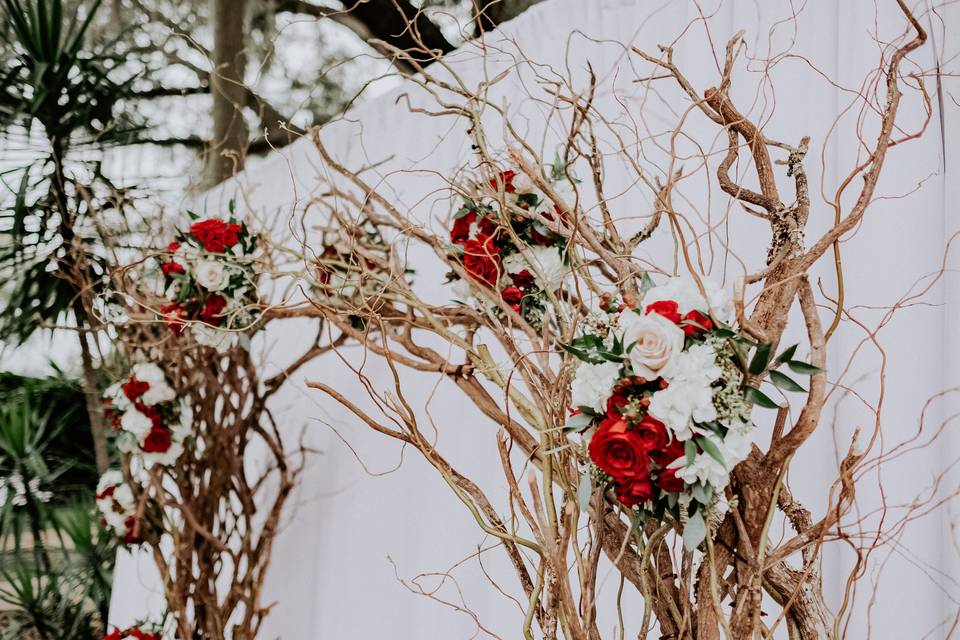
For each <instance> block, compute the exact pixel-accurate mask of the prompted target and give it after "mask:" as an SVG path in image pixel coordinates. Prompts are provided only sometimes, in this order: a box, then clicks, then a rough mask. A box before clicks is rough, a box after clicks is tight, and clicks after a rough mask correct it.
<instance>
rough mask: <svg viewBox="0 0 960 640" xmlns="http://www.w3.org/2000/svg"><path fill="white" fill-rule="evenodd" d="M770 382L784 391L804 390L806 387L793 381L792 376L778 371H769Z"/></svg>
mask: <svg viewBox="0 0 960 640" xmlns="http://www.w3.org/2000/svg"><path fill="white" fill-rule="evenodd" d="M770 382H772V383H773V384H774V385H775V386H777V387H779V388H780V389H783V390H784V391H794V392H801V393H802V392H804V391H806V389H804V388H803V387H801V386H800V385H799V384H797V383H796V382H794V380H793V378H791V377H789V376H786V375H784V374H782V373H780V372H779V371H771V372H770Z"/></svg>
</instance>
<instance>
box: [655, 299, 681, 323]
mask: <svg viewBox="0 0 960 640" xmlns="http://www.w3.org/2000/svg"><path fill="white" fill-rule="evenodd" d="M651 313H659V314H660V315H662V316H663V317H664V318H666V319H667V320H669V321H670V322H675V323H677V324H680V306H679V305H678V304H677V303H676V302H674V301H673V300H658V301H657V302H654V303H652V304H649V305H647V315H650V314H651Z"/></svg>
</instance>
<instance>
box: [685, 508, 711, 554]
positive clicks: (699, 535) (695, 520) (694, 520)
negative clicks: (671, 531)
mask: <svg viewBox="0 0 960 640" xmlns="http://www.w3.org/2000/svg"><path fill="white" fill-rule="evenodd" d="M706 537H707V523H706V522H704V520H703V515H702V514H701V513H700V512H699V511H697V512H696V513H695V514H693V515H692V516H690V518H689V519H688V520H687V524H686V525H685V526H684V527H683V547H684V548H685V549H686V550H687V551H693V550H694V549H696V548H697V547H699V546H700V543H701V542H703V540H704V538H706Z"/></svg>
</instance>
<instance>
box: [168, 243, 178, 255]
mask: <svg viewBox="0 0 960 640" xmlns="http://www.w3.org/2000/svg"><path fill="white" fill-rule="evenodd" d="M179 248H180V243H179V242H171V243H170V244H168V245H167V251H169V252H170V253H173V252H174V251H176V250H177V249H179Z"/></svg>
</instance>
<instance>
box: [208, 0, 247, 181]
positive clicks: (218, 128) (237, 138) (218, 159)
mask: <svg viewBox="0 0 960 640" xmlns="http://www.w3.org/2000/svg"><path fill="white" fill-rule="evenodd" d="M248 2H249V0H211V12H210V14H211V16H210V17H211V23H212V25H213V65H214V69H213V72H212V73H211V74H210V93H211V95H212V96H213V140H211V142H210V149H209V151H208V154H207V180H208V182H209V183H211V184H216V183H218V182H221V181H223V180H225V179H227V178H229V177H230V176H232V175H233V174H234V173H235V172H237V171H239V170H240V169H242V168H243V159H244V154H245V153H246V148H247V142H248V140H249V131H248V129H247V123H246V121H245V120H244V119H243V105H244V104H245V103H246V88H245V86H244V82H243V77H244V71H245V70H246V66H247V57H246V53H245V52H244V47H245V30H244V25H245V18H246V14H247V4H248Z"/></svg>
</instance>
